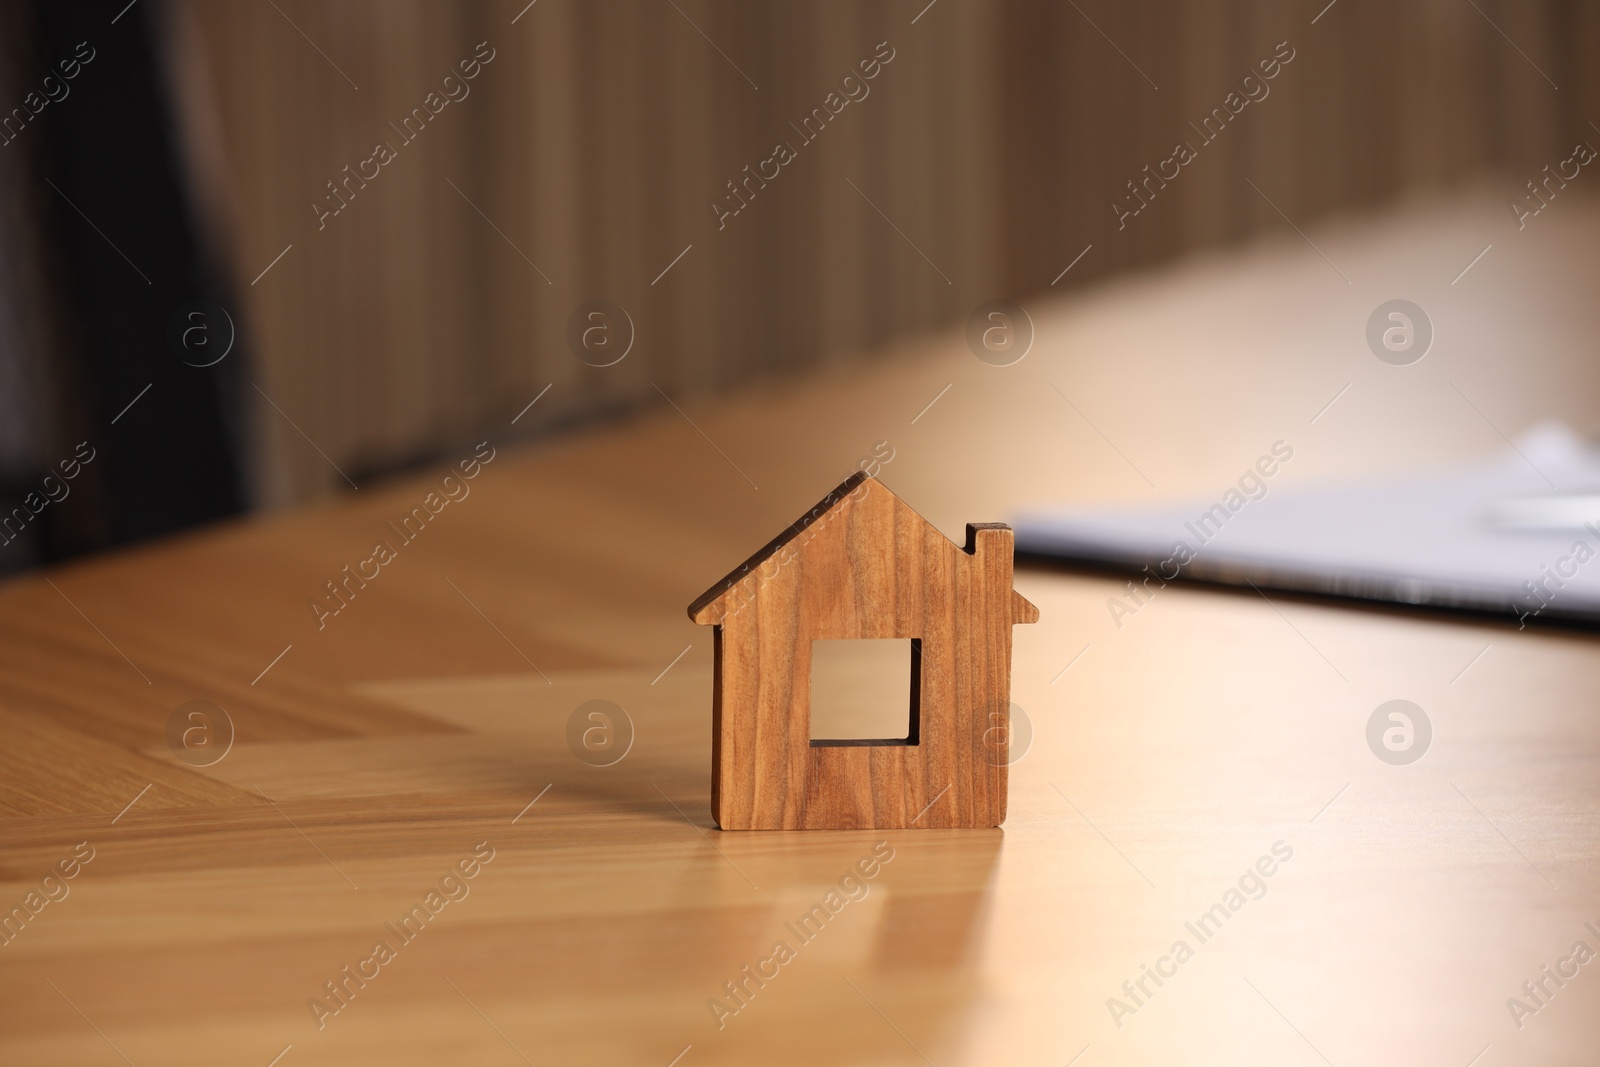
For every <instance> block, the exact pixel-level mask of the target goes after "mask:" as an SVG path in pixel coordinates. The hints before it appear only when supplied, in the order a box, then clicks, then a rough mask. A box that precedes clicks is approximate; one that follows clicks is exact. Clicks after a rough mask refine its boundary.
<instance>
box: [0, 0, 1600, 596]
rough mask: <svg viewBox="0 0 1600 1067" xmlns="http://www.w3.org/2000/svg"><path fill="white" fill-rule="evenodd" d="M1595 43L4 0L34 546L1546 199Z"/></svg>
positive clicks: (1328, 23)
mask: <svg viewBox="0 0 1600 1067" xmlns="http://www.w3.org/2000/svg"><path fill="white" fill-rule="evenodd" d="M1311 41H1314V42H1315V47H1314V48H1308V47H1304V45H1305V44H1306V43H1308V42H1311ZM1596 45H1600V7H1597V6H1596V5H1593V4H1584V3H1580V2H1577V0H1568V2H1562V0H1518V2H1515V3H1512V2H1506V0H1410V2H1407V3H1405V4H1390V3H1382V2H1378V0H1334V3H1332V4H1329V3H1328V2H1327V0H1307V2H1302V0H1292V2H1288V3H1283V2H1275V3H1267V2H1265V0H1190V2H1185V3H1177V2H1142V3H1135V2H1132V0H1067V2H1062V3H1054V2H1051V3H1046V2H1040V0H1012V2H1008V3H1005V4H980V3H976V2H968V0H935V2H934V3H932V4H929V3H928V2H927V0H893V2H887V3H874V4H859V3H844V2H831V0H818V2H790V3H783V4H744V3H733V2H727V0H602V2H585V3H579V2H576V0H536V2H535V3H532V4H528V3H527V2H526V0H462V2H457V3H450V4H443V3H429V4H424V3H420V2H401V0H381V2H380V0H341V2H312V0H236V2H235V0H227V2H208V3H200V2H198V0H192V2H186V0H166V2H158V0H134V2H133V3H129V2H128V0H112V2H110V3H104V4H102V3H74V4H71V5H63V4H60V3H54V2H49V0H5V2H4V3H3V4H0V114H3V116H4V117H3V118H0V142H3V143H0V516H3V517H4V518H0V530H3V533H0V541H4V545H3V547H0V573H4V572H12V571H16V570H20V569H23V568H26V567H30V566H34V565H37V564H39V563H41V562H48V561H52V560H59V559H64V558H68V557H71V556H74V555H79V554H82V553H85V552H91V551H96V550H102V549H105V548H107V547H111V546H115V545H121V544H128V543H132V542H136V541H139V540H141V539H144V538H148V537H152V536H156V535H160V534H165V533H169V532H172V531H176V530H180V529H183V528H187V527H191V526H194V525H196V524H201V523H206V522H211V521H215V520H218V519H222V518H225V517H227V516H230V515H236V514H240V513H243V512H247V511H251V510H257V509H269V508H281V507H286V506H291V505H296V504H303V503H306V502H311V501H316V500H319V499H322V498H327V497H333V496H337V495H338V494H342V493H348V492H351V491H353V489H354V488H355V487H357V486H365V485H367V484H368V483H369V482H371V481H373V480H376V479H381V478H383V477H386V476H389V475H392V474H395V473H399V472H403V471H406V470H410V469H413V468H415V467H417V466H419V465H422V464H426V463H429V462H432V461H434V460H436V459H438V458H440V457H443V456H447V455H450V456H453V455H456V454H457V453H460V452H462V450H463V449H470V446H471V445H472V444H473V443H475V442H477V441H479V440H483V439H485V438H493V439H494V440H496V441H497V442H498V441H504V440H507V439H514V438H518V437H521V438H529V439H533V438H547V437H553V436H555V435H559V434H561V433H564V432H567V431H569V430H570V428H572V427H574V426H577V425H581V424H584V423H586V422H590V421H594V420H600V419H608V418H611V419H614V418H618V417H621V416H625V415H626V414H627V413H629V412H630V411H635V410H639V409H642V408H644V407H647V406H652V405H662V404H663V403H664V394H666V395H670V396H671V397H672V398H676V399H678V400H679V401H681V400H682V399H683V398H685V397H698V396H703V395H705V394H709V393H713V392H716V391H721V390H728V389H731V388H733V387H736V386H737V385H739V384H740V383H745V382H749V381H752V380H756V379H769V380H770V379H784V378H792V377H795V376H799V375H803V374H805V373H806V372H808V371H809V370H814V369H816V368H820V367H823V366H831V367H833V368H835V369H837V368H838V367H840V366H841V365H849V364H851V363H854V362H856V361H866V360H871V359H874V358H875V355H874V354H875V353H881V352H883V351H884V350H885V348H886V347H887V346H888V345H890V344H891V343H894V342H896V341H898V340H900V339H902V338H905V337H908V336H912V335H917V334H921V333H926V332H932V331H941V330H950V329H952V328H958V327H959V326H960V324H962V323H963V322H965V321H966V320H967V318H968V316H969V315H970V314H971V313H972V311H973V309H974V308H975V307H977V306H978V305H979V304H981V303H983V302H985V301H987V300H992V299H999V298H1006V299H1012V300H1022V299H1032V298H1038V297H1039V296H1040V295H1041V294H1056V293H1066V292H1071V291H1074V290H1079V289H1081V288H1083V287H1085V286H1090V285H1094V284H1096V283H1097V282H1101V281H1104V280H1105V279H1107V278H1108V277H1112V276H1115V275H1120V274H1124V273H1126V272H1130V271H1135V270H1139V269H1143V268H1149V267H1151V266H1153V265H1156V264H1160V263H1163V262H1167V261H1171V260H1173V259H1175V258H1177V257H1180V256H1183V255H1185V254H1189V253H1192V252H1195V251H1197V250H1202V249H1209V248H1216V247H1221V246H1227V245H1230V244H1237V243H1240V242H1242V241H1245V240H1247V239H1248V238H1249V237H1250V236H1251V235H1252V234H1255V233H1257V232H1258V231H1262V230H1263V229H1267V228H1272V229H1281V228H1282V226H1283V225H1284V221H1285V219H1286V218H1287V219H1292V220H1293V223H1294V224H1295V225H1298V226H1300V227H1305V226H1307V225H1311V224H1314V223H1316V222H1317V221H1318V220H1322V219H1326V218H1328V217H1330V216H1332V215H1335V214H1337V213H1341V212H1354V211H1364V210H1369V209H1373V208H1378V207H1381V206H1383V205H1386V204H1392V203H1398V202H1401V201H1405V200H1406V199H1407V198H1412V197H1416V196H1419V195H1422V194H1429V195H1432V194H1436V193H1438V192H1440V191H1443V190H1449V189H1451V188H1455V187H1466V186H1469V185H1474V184H1477V185H1482V184H1484V183H1493V184H1494V186H1495V188H1496V189H1503V190H1504V194H1503V195H1506V196H1508V197H1509V196H1511V195H1514V194H1517V193H1519V192H1520V193H1522V194H1523V195H1525V196H1527V195H1531V194H1529V193H1528V192H1527V191H1526V190H1523V189H1522V188H1521V187H1522V186H1523V184H1524V183H1525V182H1526V181H1527V179H1528V178H1530V177H1532V176H1535V175H1538V174H1540V173H1541V168H1543V167H1545V166H1546V165H1547V164H1554V163H1556V162H1558V161H1560V160H1563V159H1566V158H1568V157H1569V156H1570V155H1571V153H1572V149H1573V145H1574V144H1575V143H1576V142H1579V141H1589V142H1590V143H1594V144H1600V128H1596V127H1595V126H1594V125H1593V122H1592V121H1591V120H1592V119H1595V118H1596V117H1600V64H1596V63H1595V62H1594V60H1593V50H1594V48H1595V47H1596ZM1263 61H1273V62H1272V65H1271V67H1272V76H1271V77H1270V78H1267V77H1266V76H1265V75H1266V71H1267V70H1268V68H1266V67H1263V66H1262V63H1263ZM1252 75H1253V77H1251V78H1250V80H1249V81H1246V78H1247V76H1252ZM1230 94H1232V95H1230ZM1246 107H1248V108H1249V110H1250V112H1251V113H1250V114H1249V115H1248V116H1247V118H1248V121H1244V122H1239V123H1237V124H1232V123H1231V122H1229V121H1228V120H1229V119H1230V118H1231V116H1232V114H1235V113H1237V112H1238V111H1240V110H1242V109H1244V108H1246ZM1213 116H1215V117H1213ZM1208 120H1209V122H1208ZM1202 127H1203V129H1202ZM1191 130H1192V131H1193V134H1191V133H1190V132H1189V131H1191ZM1183 138H1187V139H1189V140H1190V141H1191V143H1194V144H1198V145H1201V146H1202V147H1201V148H1200V151H1201V152H1203V153H1204V154H1205V158H1206V162H1205V165H1204V166H1198V167H1194V168H1192V169H1188V170H1185V171H1184V172H1183V177H1182V178H1181V179H1180V180H1175V181H1172V182H1170V183H1164V182H1162V181H1160V180H1159V179H1156V180H1154V181H1152V180H1151V179H1150V178H1149V176H1148V175H1149V173H1150V172H1149V171H1146V169H1145V168H1147V167H1149V168H1152V170H1156V169H1159V168H1160V167H1162V166H1163V165H1166V164H1164V163H1163V161H1166V160H1168V159H1169V157H1171V156H1172V155H1173V147H1174V142H1175V141H1177V140H1179V139H1183ZM780 143H781V144H783V145H786V146H788V152H787V153H782V152H776V151H775V149H776V147H777V146H778V145H779V144H780ZM1166 173H1167V174H1168V175H1169V176H1170V174H1171V173H1172V172H1171V171H1170V170H1168V171H1166ZM1246 178H1248V179H1249V181H1246V180H1245V179H1246ZM1134 182H1139V183H1142V184H1141V185H1139V186H1138V188H1137V189H1135V188H1134V186H1133V185H1132V184H1131V183H1134ZM1252 184H1253V186H1254V187H1255V188H1254V189H1252ZM1146 201H1149V202H1150V203H1152V204H1153V205H1155V206H1157V207H1159V210H1150V211H1140V212H1139V213H1138V214H1134V213H1133V212H1134V209H1136V208H1140V207H1141V205H1142V204H1144V203H1145V202H1146ZM1510 217H1511V216H1510V215H1509V214H1508V221H1509V219H1510ZM1091 246H1092V247H1093V249H1094V254H1093V255H1085V254H1084V253H1085V251H1086V249H1088V248H1090V247H1091ZM1080 257H1081V259H1080ZM594 301H605V302H607V303H606V304H605V305H599V304H593V303H592V302H594ZM595 308H602V309H603V310H602V312H601V313H602V314H603V315H605V316H607V317H606V318H604V319H602V320H596V319H591V318H589V317H588V316H589V315H590V313H592V312H593V311H594V309H595ZM591 322H600V323H602V324H603V328H604V330H605V331H607V332H606V334H605V338H606V339H607V343H610V344H612V345H613V349H611V350H606V349H604V348H603V346H602V348H601V349H599V350H598V351H599V352H600V353H601V355H604V354H605V353H606V352H607V351H614V350H615V346H617V345H621V346H623V347H624V348H625V349H626V351H627V354H628V358H627V359H625V360H622V361H621V362H617V363H614V364H612V365H610V366H597V365H595V364H598V363H602V362H606V360H605V359H602V358H598V357H597V356H596V351H597V350H596V349H595V347H594V346H589V351H588V352H584V351H582V350H580V349H581V348H582V347H583V346H582V344H581V342H580V341H579V340H575V339H580V338H582V337H583V336H584V335H583V333H582V331H583V330H584V329H585V328H586V324H587V323H591ZM535 400H537V403H533V402H534V401H535ZM530 404H531V405H532V406H529V405H530ZM86 457H87V458H86ZM69 463H70V464H71V467H70V468H69V466H68V464H69ZM69 469H71V470H72V471H73V473H72V474H71V475H70V476H69V475H67V471H68V470H69Z"/></svg>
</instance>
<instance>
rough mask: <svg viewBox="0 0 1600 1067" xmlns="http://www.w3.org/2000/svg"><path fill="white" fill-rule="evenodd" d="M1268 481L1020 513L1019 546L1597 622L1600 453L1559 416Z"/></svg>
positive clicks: (1152, 567) (1197, 573) (1234, 581)
mask: <svg viewBox="0 0 1600 1067" xmlns="http://www.w3.org/2000/svg"><path fill="white" fill-rule="evenodd" d="M1265 485H1266V492H1265V495H1264V496H1260V498H1259V499H1253V500H1252V499H1248V498H1246V499H1245V500H1244V503H1243V504H1242V505H1241V506H1238V507H1236V508H1234V509H1232V510H1230V509H1229V507H1228V506H1227V504H1226V503H1224V502H1223V498H1224V497H1225V496H1227V497H1228V498H1229V502H1232V501H1237V500H1239V499H1240V498H1241V496H1242V495H1243V494H1241V493H1240V492H1233V493H1231V494H1229V493H1228V490H1238V489H1239V488H1240V487H1238V486H1234V485H1228V486H1219V487H1218V490H1217V493H1216V495H1215V499H1212V500H1203V499H1198V500H1194V501H1192V502H1190V503H1187V504H1182V505H1172V506H1170V507H1162V508H1156V509H1137V510H1135V509H1082V508H1062V509H1059V510H1048V511H1038V512H1033V513H1030V514H1024V515H1022V516H1020V517H1018V518H1017V520H1016V522H1015V523H1014V524H1013V525H1014V527H1015V529H1016V545H1017V551H1018V553H1019V554H1022V555H1025V556H1026V555H1034V556H1044V557H1051V558H1054V559H1059V560H1065V561H1072V562H1077V563H1085V564H1091V565H1098V566H1105V567H1111V568H1114V569H1118V570H1126V571H1130V572H1134V576H1135V581H1136V582H1142V583H1143V584H1146V585H1148V586H1149V587H1150V588H1152V589H1153V588H1156V587H1158V586H1159V584H1161V583H1162V582H1163V581H1171V580H1173V579H1175V578H1189V579H1198V580H1201V581H1211V582H1220V583H1225V584H1230V585H1251V584H1253V585H1255V586H1257V587H1258V588H1260V589H1263V590H1269V591H1270V590H1273V589H1278V590H1288V591H1294V592H1303V593H1317V594H1325V595H1331V596H1340V597H1352V598H1357V599H1363V600H1381V601H1392V602H1396V603H1403V604H1426V605H1430V606H1436V607H1445V608H1456V609H1464V610H1471V611H1484V612H1493V613H1510V614H1513V615H1514V616H1516V617H1517V618H1519V619H1521V620H1523V621H1525V622H1532V621H1536V620H1537V621H1550V620H1565V621H1573V620H1581V621H1584V622H1600V515H1596V514H1593V504H1594V503H1595V502H1596V500H1597V499H1600V452H1597V451H1596V450H1595V449H1593V448H1592V447H1591V446H1589V445H1588V444H1587V443H1585V442H1584V441H1583V440H1582V439H1581V438H1579V437H1577V436H1576V435H1575V434H1573V433H1572V432H1571V431H1570V430H1568V429H1567V428H1566V427H1564V426H1561V425H1559V424H1544V425H1541V426H1538V427H1535V428H1534V429H1532V430H1529V431H1528V432H1527V433H1525V434H1524V435H1523V436H1522V437H1521V438H1519V439H1518V440H1517V442H1516V443H1515V446H1514V447H1513V448H1510V449H1506V450H1504V451H1503V452H1501V453H1498V454H1496V455H1494V456H1493V457H1491V458H1488V459H1485V460H1482V461H1479V462H1476V463H1473V464H1467V465H1463V466H1458V467H1452V468H1448V469H1444V470H1441V471H1439V472H1437V473H1435V474H1432V475H1425V476H1413V477H1410V478H1406V479H1403V480H1390V481H1381V482H1380V481H1372V482H1367V483H1353V484H1347V485H1341V486H1330V487H1327V488H1323V489H1307V488H1296V489H1292V490H1290V489H1277V488H1273V487H1272V486H1271V484H1270V482H1266V483H1265ZM1552 486H1554V488H1552ZM1251 488H1254V486H1252V487H1251ZM1219 509H1220V510H1219ZM1202 516H1205V517H1206V521H1205V522H1204V523H1202V522H1201V521H1200V519H1201V517H1202Z"/></svg>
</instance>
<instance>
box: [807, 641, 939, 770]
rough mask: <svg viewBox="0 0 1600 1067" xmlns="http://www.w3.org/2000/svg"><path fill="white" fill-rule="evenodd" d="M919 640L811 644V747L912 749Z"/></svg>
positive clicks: (917, 708)
mask: <svg viewBox="0 0 1600 1067" xmlns="http://www.w3.org/2000/svg"><path fill="white" fill-rule="evenodd" d="M921 690H922V641H921V640H920V639H919V638H914V637H911V638H908V637H895V638H874V639H868V640H852V641H813V642H811V744H812V745H814V746H815V745H914V744H916V743H917V734H918V727H919V725H920V724H919V720H920V718H921V716H920V714H919V711H920V705H921Z"/></svg>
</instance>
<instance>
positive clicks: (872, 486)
mask: <svg viewBox="0 0 1600 1067" xmlns="http://www.w3.org/2000/svg"><path fill="white" fill-rule="evenodd" d="M1011 560H1012V534H1011V528H1010V527H1008V526H1006V525H1004V524H1003V523H984V524H980V525H969V526H968V527H967V543H966V545H965V547H961V546H958V545H956V544H954V543H953V542H952V541H950V539H949V538H947V537H945V536H944V534H942V533H940V532H939V530H938V528H936V527H935V526H933V525H932V524H930V523H929V522H928V521H927V520H926V519H924V518H923V517H922V516H920V515H918V514H917V513H916V512H915V511H913V510H912V509H911V508H910V507H909V506H908V505H907V504H906V503H905V501H903V500H901V499H900V498H899V497H897V496H895V495H894V493H892V492H891V491H890V490H889V488H888V487H887V486H885V485H884V484H883V483H882V482H880V481H878V480H877V479H876V478H872V477H869V476H868V475H866V474H865V473H863V472H859V471H858V472H857V473H855V474H853V475H851V476H850V477H849V478H847V479H846V480H845V481H844V482H842V483H841V484H840V485H839V486H838V487H836V488H835V489H834V490H833V491H832V492H830V493H829V494H828V495H827V496H825V497H823V498H822V500H821V501H820V502H818V504H817V505H816V507H814V508H812V509H811V510H810V511H808V512H807V513H806V514H805V515H803V516H801V518H800V519H799V520H797V521H796V522H795V523H794V524H792V525H791V526H790V527H789V528H788V529H787V530H785V531H784V533H783V534H782V535H780V536H779V537H778V538H777V539H776V540H774V541H772V542H771V543H769V544H768V545H767V547H766V548H764V549H762V550H761V552H758V553H757V554H756V555H754V556H752V557H751V558H750V559H749V560H746V561H745V563H743V564H742V565H741V566H740V567H738V568H736V569H735V570H734V571H733V572H732V573H731V574H729V575H728V576H727V577H725V578H724V579H723V580H722V581H720V582H718V583H717V584H716V585H714V586H712V587H711V589H710V590H708V591H707V592H706V593H705V594H704V595H702V596H701V597H699V598H698V599H697V600H696V601H695V602H694V603H693V604H691V605H690V606H689V617H690V618H691V619H693V620H694V621H695V622H697V623H700V624H702V625H710V626H715V627H716V628H717V633H716V638H715V640H716V661H715V668H714V679H713V683H712V684H713V685H714V686H715V690H716V691H715V695H714V698H713V715H712V726H711V729H712V734H713V737H714V741H713V748H712V752H713V756H712V760H713V763H712V787H711V808H712V814H713V816H714V817H715V818H716V820H717V825H718V826H720V827H721V828H722V829H724V830H845V829H905V828H908V827H921V828H924V829H946V828H952V827H979V826H999V825H1000V824H1001V823H1002V822H1004V821H1005V817H1006V767H1007V765H1008V753H1009V747H1008V740H1009V737H1010V733H1009V730H1010V721H1011V719H1010V700H1011V627H1012V625H1013V624H1014V623H1027V622H1037V621H1038V618H1039V612H1038V609H1036V608H1035V607H1034V606H1033V605H1032V604H1030V603H1028V601H1027V600H1026V599H1025V598H1024V597H1023V596H1022V595H1021V594H1020V593H1017V592H1016V591H1015V590H1014V589H1012V587H1011V570H1012V563H1011ZM885 638H906V639H910V640H911V641H912V642H913V644H912V666H911V693H910V694H909V698H910V700H911V703H912V706H911V716H912V719H911V736H910V737H908V738H906V739H904V740H902V741H899V742H890V741H882V742H871V743H860V742H852V743H848V744H847V743H829V742H826V741H815V740H812V739H811V657H812V642H813V641H845V640H874V639H885Z"/></svg>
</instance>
